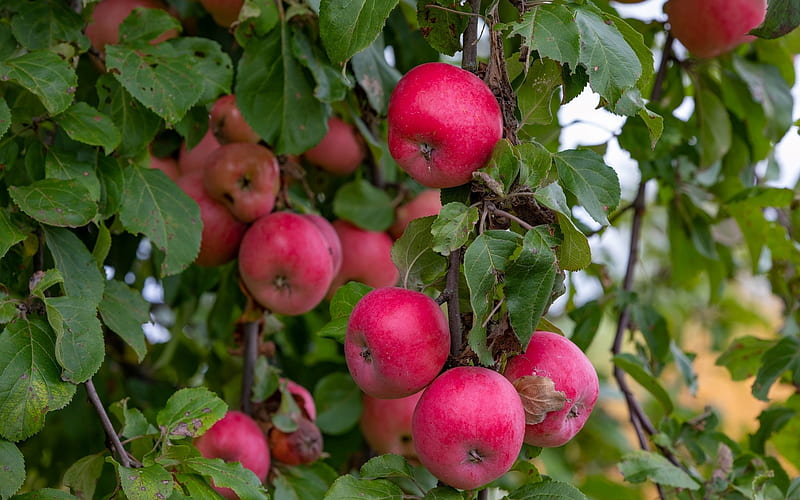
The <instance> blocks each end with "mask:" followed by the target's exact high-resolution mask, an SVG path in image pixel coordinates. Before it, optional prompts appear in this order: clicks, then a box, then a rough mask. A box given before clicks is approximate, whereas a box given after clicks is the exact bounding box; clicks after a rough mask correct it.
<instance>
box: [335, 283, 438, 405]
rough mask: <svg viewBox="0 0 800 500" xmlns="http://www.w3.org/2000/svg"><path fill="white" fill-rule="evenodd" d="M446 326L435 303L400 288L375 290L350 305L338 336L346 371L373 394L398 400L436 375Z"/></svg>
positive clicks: (377, 396) (362, 387) (376, 396)
mask: <svg viewBox="0 0 800 500" xmlns="http://www.w3.org/2000/svg"><path fill="white" fill-rule="evenodd" d="M449 353H450V330H449V328H448V325H447V319H446V318H445V315H444V312H442V309H441V307H439V304H437V303H436V301H434V300H433V299H432V298H430V297H428V296H427V295H425V294H424V293H421V292H417V291H414V290H407V289H405V288H396V287H386V288H376V289H374V290H371V291H369V292H367V294H366V295H364V296H363V297H362V298H361V300H359V301H358V303H356V305H355V307H354V308H353V312H352V313H351V314H350V319H349V320H348V321H347V330H346V332H345V338H344V357H345V361H346V362H347V368H348V369H349V370H350V375H351V376H352V377H353V380H354V381H355V382H356V385H358V386H359V387H360V388H361V390H362V391H364V392H365V393H367V394H369V395H370V396H372V397H375V398H384V399H387V398H388V399H391V398H403V397H406V396H410V395H412V394H414V393H415V392H418V391H420V390H421V389H422V388H423V387H425V386H426V385H428V384H429V383H430V382H431V380H433V379H434V377H436V375H438V374H439V372H440V371H441V370H442V367H443V366H444V363H445V361H447V356H448V354H449Z"/></svg>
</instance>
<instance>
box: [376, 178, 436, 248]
mask: <svg viewBox="0 0 800 500" xmlns="http://www.w3.org/2000/svg"><path fill="white" fill-rule="evenodd" d="M441 209H442V200H441V197H440V194H439V190H438V189H426V190H424V191H422V192H421V193H419V194H418V195H417V196H416V197H415V198H413V199H412V200H411V201H409V202H406V203H404V204H402V205H400V206H399V207H397V210H395V217H394V224H392V227H390V228H389V234H391V235H392V236H393V237H394V238H395V239H397V238H399V237H401V236H402V235H403V232H404V231H405V230H406V227H407V226H408V223H409V222H411V221H412V220H414V219H419V218H420V217H425V216H428V215H438V214H439V210H441Z"/></svg>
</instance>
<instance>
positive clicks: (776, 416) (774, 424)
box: [750, 406, 797, 454]
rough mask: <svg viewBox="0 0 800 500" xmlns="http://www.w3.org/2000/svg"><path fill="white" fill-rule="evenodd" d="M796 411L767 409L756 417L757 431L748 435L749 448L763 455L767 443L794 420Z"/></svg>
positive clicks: (784, 408) (776, 407) (778, 407)
mask: <svg viewBox="0 0 800 500" xmlns="http://www.w3.org/2000/svg"><path fill="white" fill-rule="evenodd" d="M796 415H797V411H795V410H793V409H791V408H786V407H784V406H774V407H771V408H767V409H765V410H764V411H762V412H761V414H759V415H758V430H757V431H756V432H755V433H754V434H751V435H750V448H751V449H752V450H753V451H754V452H756V453H759V454H764V453H765V450H764V448H765V446H766V443H767V441H768V440H769V439H770V438H771V437H772V435H773V434H775V433H776V432H778V431H779V430H781V429H782V428H783V427H784V426H785V425H786V424H787V423H789V422H790V421H791V420H793V419H794V417H795V416H796Z"/></svg>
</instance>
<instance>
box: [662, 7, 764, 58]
mask: <svg viewBox="0 0 800 500" xmlns="http://www.w3.org/2000/svg"><path fill="white" fill-rule="evenodd" d="M664 12H666V14H667V20H668V21H669V25H670V31H671V32H672V34H673V35H675V38H677V39H678V40H679V41H680V42H681V43H682V44H683V45H684V46H685V47H686V48H687V49H689V52H691V53H692V54H694V55H695V56H697V57H703V58H709V57H716V56H718V55H720V54H724V53H725V52H728V51H730V50H733V49H734V48H736V47H737V46H738V45H741V44H742V43H745V42H748V41H751V40H753V39H754V37H753V36H751V35H748V34H747V33H748V32H749V31H750V30H751V29H753V28H755V27H756V26H758V25H759V24H761V22H762V21H764V17H765V16H766V13H767V0H669V1H668V2H667V3H666V4H664Z"/></svg>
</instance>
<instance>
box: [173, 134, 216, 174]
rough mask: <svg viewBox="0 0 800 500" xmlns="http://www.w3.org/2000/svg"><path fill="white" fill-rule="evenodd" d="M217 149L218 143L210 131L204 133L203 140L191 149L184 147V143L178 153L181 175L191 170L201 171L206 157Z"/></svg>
mask: <svg viewBox="0 0 800 500" xmlns="http://www.w3.org/2000/svg"><path fill="white" fill-rule="evenodd" d="M219 147H220V143H219V141H218V140H217V138H216V136H214V132H212V131H211V129H209V130H208V131H207V132H206V134H205V135H204V136H203V138H202V139H200V142H198V143H197V144H195V145H194V147H193V148H192V149H188V148H187V147H186V142H184V143H183V144H181V149H180V151H178V167H179V168H180V171H181V173H184V174H185V173H188V172H191V171H193V170H203V169H204V168H205V166H206V161H207V160H208V157H209V156H211V153H213V152H214V151H215V150H216V149H217V148H219Z"/></svg>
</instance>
